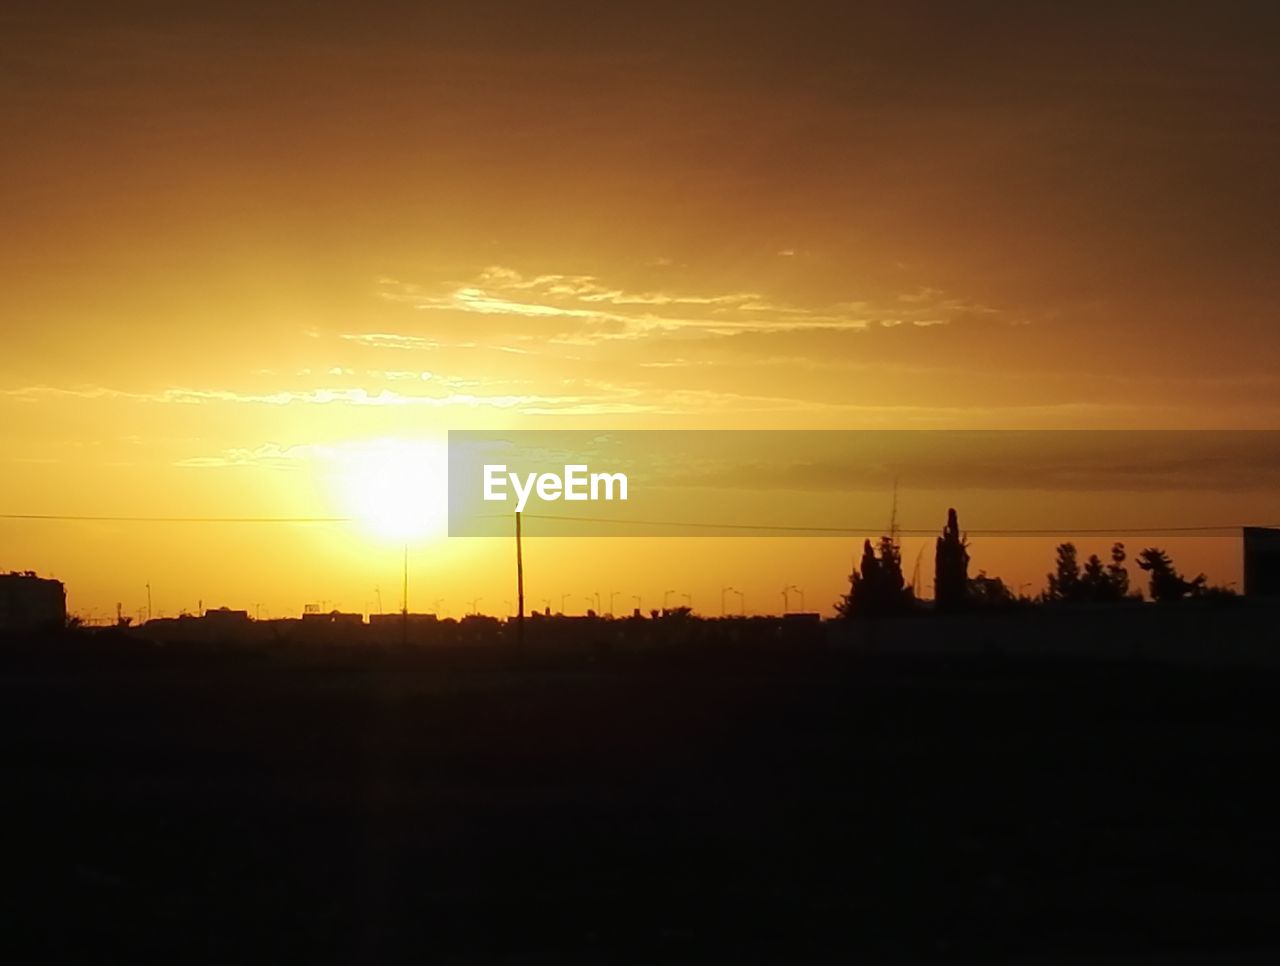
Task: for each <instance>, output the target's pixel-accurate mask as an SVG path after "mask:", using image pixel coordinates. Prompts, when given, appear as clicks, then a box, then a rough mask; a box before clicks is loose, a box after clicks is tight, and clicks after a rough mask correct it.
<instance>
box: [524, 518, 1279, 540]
mask: <svg viewBox="0 0 1280 966" xmlns="http://www.w3.org/2000/svg"><path fill="white" fill-rule="evenodd" d="M523 516H524V517H525V518H526V519H529V520H550V521H558V522H568V523H605V524H622V525H634V526H647V527H688V528H690V529H698V530H754V531H767V532H781V533H830V534H836V535H843V536H861V535H863V534H867V533H879V532H881V531H882V530H883V529H884V528H883V527H882V526H871V527H851V526H841V527H831V526H794V525H782V524H769V523H707V522H694V521H689V520H630V519H627V518H625V517H573V516H557V515H554V514H543V513H525V514H523ZM1246 526H1260V527H1264V528H1266V527H1274V526H1280V525H1278V524H1241V523H1232V524H1221V525H1216V524H1199V525H1195V526H1171V527H1151V526H1146V527H1029V528H985V529H984V528H977V527H974V528H969V529H966V530H965V532H966V533H968V534H973V535H974V536H987V537H992V536H1054V535H1056V534H1082V535H1086V536H1105V535H1108V534H1111V535H1115V536H1138V535H1141V534H1161V533H1212V532H1214V531H1219V532H1223V533H1228V532H1232V531H1236V530H1241V529H1243V528H1244V527H1246ZM896 532H898V533H900V534H904V535H907V536H933V535H935V534H937V533H938V532H939V531H938V528H937V527H923V528H909V527H897V528H896Z"/></svg>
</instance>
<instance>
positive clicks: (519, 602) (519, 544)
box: [516, 510, 524, 645]
mask: <svg viewBox="0 0 1280 966" xmlns="http://www.w3.org/2000/svg"><path fill="white" fill-rule="evenodd" d="M516 643H517V644H521V645H522V644H524V542H523V539H522V535H521V532H520V511H518V510H517V511H516Z"/></svg>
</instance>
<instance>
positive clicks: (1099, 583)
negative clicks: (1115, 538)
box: [1076, 543, 1129, 601]
mask: <svg viewBox="0 0 1280 966" xmlns="http://www.w3.org/2000/svg"><path fill="white" fill-rule="evenodd" d="M1124 560H1125V552H1124V544H1123V543H1116V544H1112V546H1111V563H1109V564H1105V565H1104V564H1103V562H1102V561H1101V560H1100V559H1098V555H1097V554H1096V553H1095V554H1090V556H1089V559H1088V560H1087V561H1086V562H1085V565H1084V573H1083V574H1082V575H1081V576H1080V579H1079V581H1078V582H1077V584H1076V591H1077V593H1078V595H1079V599H1080V600H1089V601H1113V600H1124V598H1125V597H1126V596H1128V593H1129V571H1128V570H1127V569H1125V566H1124Z"/></svg>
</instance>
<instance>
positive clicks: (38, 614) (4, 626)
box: [0, 570, 67, 631]
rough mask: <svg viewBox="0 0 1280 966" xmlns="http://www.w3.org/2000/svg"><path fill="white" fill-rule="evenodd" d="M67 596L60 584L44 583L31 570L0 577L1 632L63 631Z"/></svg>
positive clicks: (43, 580)
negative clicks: (52, 629)
mask: <svg viewBox="0 0 1280 966" xmlns="http://www.w3.org/2000/svg"><path fill="white" fill-rule="evenodd" d="M66 621H67V593H66V590H65V589H64V588H63V586H62V581H60V580H45V579H44V578H42V577H37V576H36V575H35V574H34V573H32V572H31V571H30V570H27V571H24V572H23V573H8V574H0V631H34V630H46V629H49V628H54V627H62V626H63V625H64V624H65V623H66Z"/></svg>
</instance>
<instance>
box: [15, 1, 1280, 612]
mask: <svg viewBox="0 0 1280 966" xmlns="http://www.w3.org/2000/svg"><path fill="white" fill-rule="evenodd" d="M183 6H185V5H183ZM262 6H264V5H259V4H237V3H229V4H220V5H218V6H217V8H216V9H208V10H205V11H202V12H195V11H194V10H192V9H183V10H179V9H175V7H174V5H172V4H169V5H164V4H128V3H126V4H123V5H111V7H110V9H109V10H108V9H106V8H103V7H101V6H100V5H88V4H85V5H75V4H57V3H54V4H40V5H36V4H26V5H10V6H7V7H6V9H5V11H4V12H3V13H0V58H2V64H3V70H2V71H0V138H2V139H3V143H4V145H5V150H4V151H3V152H0V203H2V204H3V212H4V226H5V230H4V231H3V232H2V233H0V271H2V272H3V285H0V320H2V324H3V326H4V330H3V331H4V343H3V344H4V351H3V352H0V434H3V438H4V455H3V457H0V459H3V461H4V473H3V475H2V476H0V505H2V506H3V507H4V508H5V511H6V512H13V513H48V514H87V515H124V516H137V515H169V514H172V515H213V516H258V515H283V516H296V515H324V516H330V515H342V516H345V515H349V514H352V513H354V514H356V515H357V516H360V517H361V521H362V522H361V523H358V524H356V525H351V526H347V525H342V526H338V525H334V526H327V527H320V526H311V527H276V528H267V527H262V526H259V527H257V528H254V527H252V526H249V525H243V526H240V527H239V528H237V527H222V528H217V527H205V528H203V529H199V528H196V529H193V528H192V527H191V526H185V527H179V526H177V525H162V524H145V525H124V524H72V523H63V524H53V523H36V522H18V521H3V520H0V567H4V568H9V567H14V568H27V567H33V568H36V569H39V570H41V571H43V572H54V573H57V574H59V575H61V576H63V577H64V579H66V580H67V581H68V584H69V594H70V599H71V603H72V607H73V608H80V609H82V610H85V611H88V610H96V611H98V612H106V611H110V610H113V609H114V605H115V602H116V601H117V600H119V601H122V602H123V603H124V604H125V606H126V609H131V608H136V607H137V606H138V604H139V601H140V600H141V599H145V598H144V594H145V591H144V590H143V589H142V587H143V585H144V584H145V583H146V582H147V581H148V580H150V581H151V583H152V584H153V588H154V590H155V594H154V596H155V600H156V605H157V609H161V608H163V609H165V610H167V611H168V612H170V613H173V612H176V611H177V610H178V609H179V608H182V607H186V608H188V609H194V607H195V605H196V601H197V600H201V599H203V600H204V602H205V603H206V604H215V603H228V604H232V605H237V606H251V605H252V604H256V603H258V602H261V603H263V604H264V606H266V607H267V608H268V609H269V610H270V611H271V612H272V613H275V614H284V613H295V612H297V611H298V610H299V609H300V607H301V605H302V604H303V603H304V602H308V601H320V600H326V601H329V602H331V603H332V602H339V603H341V604H342V606H345V607H349V608H351V609H365V608H366V607H368V606H372V607H375V608H376V603H374V599H375V595H374V593H373V588H374V587H381V592H382V597H383V603H384V606H386V607H387V609H391V608H392V607H393V606H395V603H396V602H398V596H399V591H398V589H396V588H398V587H399V551H398V550H397V549H396V547H397V541H396V539H394V538H378V537H377V536H376V535H375V534H374V533H373V528H371V527H370V525H369V522H370V521H369V517H370V516H371V512H370V510H369V501H370V496H369V486H370V483H369V480H368V478H367V477H368V467H369V466H370V465H374V466H375V467H380V468H386V469H387V472H390V473H393V474H400V475H401V476H403V477H404V478H413V473H414V472H415V467H416V466H417V463H418V461H419V459H420V457H421V454H422V453H423V452H427V453H430V452H432V451H433V450H434V448H436V447H438V446H439V443H440V441H441V440H442V439H443V434H444V432H445V431H446V430H447V429H450V428H455V429H456V428H495V429H505V428H534V427H592V428H676V427H679V428H691V427H705V428H712V427H724V428H756V427H768V428H870V427H885V428H897V427H928V428H937V427H992V428H1000V427H1036V428H1082V427H1084V428H1095V427H1096V428H1114V427H1162V428H1171V427H1176V428H1189V427H1266V428H1277V427H1280V392H1278V391H1277V390H1278V389H1280V385H1278V383H1277V379H1278V378H1280V377H1277V375H1276V373H1277V372H1280V336H1278V335H1277V334H1276V330H1275V321H1274V319H1275V316H1274V305H1275V304H1276V301H1277V296H1280V291H1278V290H1280V273H1277V272H1276V270H1275V269H1276V265H1277V257H1276V256H1277V242H1276V234H1275V228H1274V226H1275V225H1276V224H1277V223H1280V219H1278V216H1280V210H1278V209H1280V190H1277V188H1278V187H1280V185H1277V183H1276V182H1277V175H1276V173H1275V172H1277V171H1280V132H1278V131H1277V124H1276V120H1275V119H1276V117H1277V116H1280V111H1278V110H1277V108H1278V107H1280V103H1278V100H1280V98H1278V96H1277V95H1278V94H1280V76H1278V72H1280V68H1278V67H1277V62H1276V58H1275V57H1274V51H1273V46H1274V42H1273V39H1272V38H1273V37H1274V36H1275V32H1276V27H1277V26H1278V25H1277V23H1276V22H1275V21H1276V14H1274V13H1273V12H1272V8H1271V6H1270V5H1266V4H1233V5H1231V6H1230V7H1229V9H1227V10H1225V11H1224V10H1220V9H1216V8H1215V7H1214V6H1213V5H1208V4H1186V3H1178V4H1167V5H1160V7H1159V8H1158V9H1157V8H1155V7H1151V6H1146V5H1134V6H1133V7H1132V8H1129V9H1127V10H1120V11H1117V10H1115V9H1113V5H1109V4H1096V5H1089V4H1084V5H1071V6H1070V7H1069V8H1068V7H1065V6H1064V7H1063V8H1062V9H1060V10H1058V11H1049V10H1047V9H1044V7H1043V6H1042V5H1028V4H1012V3H1003V4H999V3H977V4H966V5H965V7H964V11H963V12H960V11H959V10H948V9H942V8H940V6H939V5H936V4H911V3H907V4H902V3H894V4H854V5H849V4H808V5H802V9H797V6H798V5H794V4H791V5H783V4H778V5H774V6H768V5H766V6H758V5H752V6H751V9H750V10H749V11H744V10H743V9H742V7H744V6H746V5H742V4H728V3H724V4H705V5H702V4H700V5H687V4H664V3H656V4H644V5H639V4H628V5H599V4H585V3H577V4H574V3H558V4H490V5H486V6H484V7H480V8H475V9H464V8H463V7H462V6H461V5H455V8H454V9H451V10H449V11H448V12H447V13H446V12H444V11H442V10H440V9H439V8H438V7H437V6H435V5H414V4H397V3H388V4H375V5H372V6H370V7H362V8H360V9H359V10H356V9H355V8H352V7H351V6H350V5H341V6H339V5H326V4H305V5H304V4H275V5H270V9H269V10H263V9H260V8H261V7H262ZM695 6H696V9H690V7H695ZM602 7H604V8H605V9H601V8H602ZM1028 8H1031V9H1028ZM370 461H372V464H371V462H370ZM362 474H363V476H362ZM430 489H431V488H430V486H428V485H424V490H426V491H428V496H427V497H426V498H427V499H428V500H430ZM374 490H375V492H376V487H375V488H374ZM883 502H884V504H885V506H886V508H887V505H888V495H887V494H886V495H885V497H884V500H883ZM961 509H962V513H963V505H962V507H961ZM919 512H920V515H921V516H923V517H925V518H926V520H925V521H922V522H930V523H931V521H934V520H935V519H936V522H938V523H939V524H940V523H941V519H942V514H944V513H945V501H941V502H940V503H939V505H938V506H934V505H932V503H930V504H929V505H923V504H922V505H921V506H920V509H919ZM1188 512H1191V511H1190V510H1189V511H1188ZM372 515H374V516H376V513H374V514H372ZM886 515H887V513H886ZM1194 522H1200V521H1198V520H1197V521H1194ZM1205 522H1213V523H1217V522H1221V521H1219V520H1217V519H1214V520H1209V521H1205ZM1229 522H1235V521H1229ZM1238 522H1259V523H1266V522H1276V521H1275V520H1250V521H1246V520H1240V521H1238ZM1081 542H1082V543H1084V544H1086V545H1088V543H1087V541H1081ZM1050 543H1051V542H1050ZM543 546H544V547H547V548H551V547H553V546H554V547H555V552H554V553H552V554H550V559H548V560H545V561H544V562H545V565H546V568H547V569H546V570H545V571H544V572H543V574H541V575H539V580H540V581H545V584H539V588H542V587H545V588H547V589H537V588H535V589H533V590H531V597H535V596H536V597H539V598H541V597H554V598H556V599H557V605H558V598H559V595H560V594H561V593H565V592H568V593H570V594H572V595H573V596H575V597H578V598H582V597H584V596H585V595H586V594H587V593H590V592H594V591H596V590H600V591H602V593H604V594H605V595H606V596H607V594H608V592H609V590H611V589H618V590H620V591H622V592H624V593H622V594H620V596H619V600H622V599H623V597H624V596H625V597H626V598H630V596H631V595H632V594H635V593H639V594H641V595H642V596H643V597H644V598H645V600H646V606H648V604H649V603H650V602H652V603H654V604H656V603H660V601H659V600H656V599H655V598H657V597H661V596H662V593H663V591H664V590H667V589H675V590H677V592H678V593H684V592H686V591H687V592H690V593H692V594H694V596H695V599H696V600H697V601H699V602H701V603H702V604H703V606H704V607H705V608H706V609H707V610H711V611H715V610H718V608H719V590H720V588H721V587H722V586H725V585H729V584H734V585H744V584H750V585H751V586H752V587H753V588H758V589H755V590H754V591H753V593H752V598H753V599H755V600H758V601H759V603H758V607H759V608H760V609H766V608H767V607H769V608H771V607H776V606H777V604H778V603H780V597H778V595H777V593H776V591H777V589H778V588H780V587H781V586H782V585H783V584H784V583H797V584H801V585H802V586H805V587H806V588H815V589H814V590H810V591H809V599H808V600H807V602H808V603H809V604H811V605H812V604H816V603H824V604H825V603H829V602H830V599H832V598H833V597H834V594H835V593H837V592H839V590H840V589H841V588H840V585H841V584H842V582H843V579H844V575H845V574H846V573H847V567H848V558H849V556H850V553H851V548H850V547H848V546H846V545H845V544H843V543H842V542H841V541H832V540H821V541H781V542H779V541H775V540H761V541H746V542H743V541H731V542H728V543H726V542H724V541H702V542H698V543H697V545H696V546H690V542H689V541H685V542H682V543H679V544H674V545H672V544H670V543H664V544H652V543H647V542H632V541H628V542H622V541H619V542H616V543H615V544H614V545H613V547H612V548H610V549H608V550H605V549H603V548H601V547H600V546H599V545H598V544H597V543H595V542H592V543H572V544H568V545H561V544H556V545H552V544H549V543H544V544H543ZM784 548H785V549H784ZM1197 548H1199V549H1197ZM1096 549H1098V551H1099V552H1101V551H1102V550H1104V549H1105V547H1103V546H1099V547H1097V548H1096ZM1185 552H1186V554H1187V555H1188V557H1189V559H1187V560H1186V561H1185V562H1184V566H1185V567H1186V568H1187V569H1191V570H1193V571H1195V570H1200V569H1205V570H1208V571H1210V576H1211V577H1214V578H1216V579H1222V580H1229V579H1237V577H1238V565H1237V563H1236V561H1235V559H1234V554H1235V550H1234V549H1231V548H1227V549H1222V548H1219V549H1215V550H1213V551H1210V550H1209V549H1207V545H1205V544H1195V545H1190V546H1189V547H1188V549H1187V550H1186V551H1185ZM503 553H504V551H503V550H502V548H497V547H492V546H490V545H489V544H488V543H476V542H472V543H470V544H466V543H464V542H461V541H456V540H454V541H443V540H439V539H420V540H418V541H416V543H415V549H414V554H415V573H416V574H418V575H419V576H420V579H419V581H418V582H417V583H418V586H420V587H421V590H422V593H421V595H420V596H418V597H416V598H415V600H414V603H415V605H417V606H420V607H423V608H425V607H427V606H428V605H429V604H430V603H431V602H432V601H433V600H435V599H436V598H445V599H447V600H449V601H450V602H451V604H452V610H453V611H454V613H455V614H456V613H458V612H459V611H460V610H461V608H462V603H463V602H464V601H469V600H471V599H473V598H475V597H483V598H485V600H486V602H487V603H488V605H489V606H490V607H491V608H493V609H497V608H499V605H501V604H502V602H503V601H504V600H505V599H507V598H509V597H510V596H511V592H510V590H509V588H508V583H509V580H508V577H509V575H508V574H507V573H506V570H505V569H504V568H506V560H505V556H503ZM912 553H913V551H912V550H911V548H910V547H908V550H907V555H908V556H910V555H911V554H912ZM991 553H992V558H991V559H992V565H991V567H990V568H989V569H995V570H1000V569H1001V567H1004V568H1008V569H1007V570H1006V571H1005V572H1006V575H1007V576H1009V578H1010V582H1011V583H1021V582H1022V581H1035V582H1036V586H1039V585H1040V584H1041V583H1042V580H1043V578H1042V575H1043V572H1044V571H1045V570H1046V569H1048V565H1049V562H1050V559H1051V555H1052V550H1051V546H1050V545H1044V544H1037V545H1036V548H1035V549H1034V551H1032V550H1022V551H1014V550H1008V551H1007V552H1006V551H1001V552H1000V553H996V552H995V548H994V547H993V548H992V551H991ZM673 559H676V560H678V561H679V564H678V565H676V567H675V572H674V573H673V571H672V568H673V564H672V562H671V561H672V560H673ZM726 559H732V560H733V562H734V566H733V567H725V566H724V561H725V560H726ZM620 561H624V562H625V563H623V562H620ZM1180 562H1182V561H1180ZM978 565H982V566H986V565H987V564H986V562H984V561H983V560H982V559H981V555H980V554H978V553H975V569H976V566H978ZM1231 568H1236V569H1235V570H1232V569H1231ZM924 569H925V570H926V572H927V571H928V566H927V562H926V565H925V568H924ZM686 571H687V572H686ZM730 571H732V572H730ZM602 575H603V576H602ZM606 579H607V582H608V583H609V584H610V585H611V586H605V585H604V584H603V583H601V581H603V580H606ZM597 584H599V586H597ZM670 584H679V585H680V586H677V587H671V586H668V585H670ZM551 588H555V589H551ZM766 601H767V603H766ZM535 603H536V601H535ZM582 604H583V601H582V600H581V599H579V601H578V605H579V606H581V605H582ZM446 609H449V608H448V607H446Z"/></svg>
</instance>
